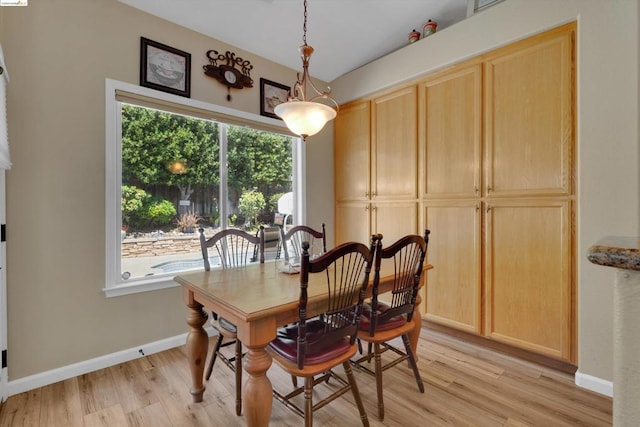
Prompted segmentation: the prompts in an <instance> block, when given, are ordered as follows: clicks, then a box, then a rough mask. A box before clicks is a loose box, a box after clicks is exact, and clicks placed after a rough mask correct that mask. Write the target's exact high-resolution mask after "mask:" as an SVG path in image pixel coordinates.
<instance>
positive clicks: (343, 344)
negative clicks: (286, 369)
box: [269, 319, 351, 365]
mask: <svg viewBox="0 0 640 427" xmlns="http://www.w3.org/2000/svg"><path fill="white" fill-rule="evenodd" d="M306 327H307V334H306V339H307V342H314V341H316V340H317V339H318V338H319V337H320V336H321V335H322V334H323V333H324V322H322V321H321V320H320V319H315V320H312V321H310V322H307V323H306ZM269 347H270V348H271V349H272V350H273V351H274V352H275V353H276V354H278V355H280V356H282V357H283V358H285V359H286V360H289V361H291V362H294V363H295V362H297V361H298V325H293V326H289V327H286V328H281V329H279V330H278V334H277V336H276V339H274V340H273V341H271V343H269ZM350 348H351V343H350V342H349V338H348V337H345V338H344V339H341V340H340V341H338V342H334V343H331V344H329V345H327V346H325V347H324V348H321V349H318V350H316V351H315V352H313V353H311V352H309V351H308V350H307V353H306V354H305V365H315V364H318V363H323V362H326V361H328V360H331V359H334V358H336V357H338V356H339V355H341V354H343V353H346V352H347V351H348V350H349V349H350Z"/></svg>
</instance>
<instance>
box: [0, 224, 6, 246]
mask: <svg viewBox="0 0 640 427" xmlns="http://www.w3.org/2000/svg"><path fill="white" fill-rule="evenodd" d="M6 241H7V224H0V242H6Z"/></svg>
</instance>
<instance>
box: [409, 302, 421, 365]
mask: <svg viewBox="0 0 640 427" xmlns="http://www.w3.org/2000/svg"><path fill="white" fill-rule="evenodd" d="M421 301H422V298H420V294H419V293H418V296H417V297H416V305H415V308H414V310H413V318H412V319H413V323H415V327H414V328H413V331H411V332H409V342H410V343H411V348H412V349H413V354H415V356H416V362H417V361H418V340H419V339H420V329H421V328H422V316H421V315H420V310H418V307H420V302H421Z"/></svg>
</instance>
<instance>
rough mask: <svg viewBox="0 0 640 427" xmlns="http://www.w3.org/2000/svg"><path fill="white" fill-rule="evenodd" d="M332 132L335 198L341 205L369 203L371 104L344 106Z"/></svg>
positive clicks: (360, 103) (355, 103) (367, 102)
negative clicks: (343, 203)
mask: <svg viewBox="0 0 640 427" xmlns="http://www.w3.org/2000/svg"><path fill="white" fill-rule="evenodd" d="M333 128H334V144H333V145H334V168H335V182H336V185H335V192H336V193H335V198H336V200H339V201H347V200H348V201H353V200H369V195H370V193H371V190H370V176H371V172H370V171H371V166H370V165H371V160H370V152H371V104H370V102H369V101H358V102H354V103H351V104H346V105H343V106H341V107H340V114H338V116H337V117H336V118H335V120H334V124H333ZM336 217H337V215H336Z"/></svg>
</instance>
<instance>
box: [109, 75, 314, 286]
mask: <svg viewBox="0 0 640 427" xmlns="http://www.w3.org/2000/svg"><path fill="white" fill-rule="evenodd" d="M118 92H121V93H122V92H124V93H128V94H131V95H134V96H142V97H145V98H148V99H151V100H154V101H158V102H163V103H169V104H173V105H175V106H177V107H180V106H182V107H187V108H196V109H198V110H200V111H207V112H211V115H212V118H214V117H230V118H233V121H235V122H238V123H244V124H248V125H251V126H252V127H255V128H256V129H263V130H266V131H269V130H273V129H274V128H280V129H282V130H281V132H280V133H283V134H288V135H291V133H290V131H289V130H288V129H287V128H286V127H285V125H284V123H283V122H282V121H280V120H276V119H272V118H268V117H263V116H259V115H256V114H252V113H247V112H244V111H240V110H235V109H232V108H227V107H222V106H219V105H215V104H210V103H207V102H202V101H198V100H195V99H190V98H184V97H181V96H177V95H172V94H168V93H164V92H160V91H156V90H153V89H149V88H144V87H141V86H137V85H133V84H130V83H125V82H121V81H117V80H112V79H105V249H106V250H105V287H104V288H103V291H104V293H105V295H106V296H107V297H116V296H122V295H128V294H135V293H139V292H147V291H153V290H157V289H165V288H172V287H176V286H179V285H178V283H176V282H175V281H174V280H173V275H172V274H170V273H168V274H167V275H159V276H153V277H147V278H135V279H128V280H126V281H125V280H122V278H121V277H120V267H119V266H120V262H121V255H122V245H121V234H120V233H121V232H120V230H121V224H122V210H121V206H120V199H121V184H122V147H121V140H122V124H121V122H120V112H119V111H120V107H119V105H120V101H118V100H116V95H117V93H118ZM220 121H225V120H224V119H220ZM294 141H295V142H294V144H293V147H292V148H293V174H294V177H293V178H294V179H293V199H294V215H293V217H294V220H295V223H298V224H304V223H305V222H306V221H305V220H306V218H305V212H306V209H305V208H306V198H305V196H304V191H302V189H304V188H305V181H304V173H303V171H304V170H305V147H304V145H303V144H302V140H301V139H300V138H295V139H294Z"/></svg>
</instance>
